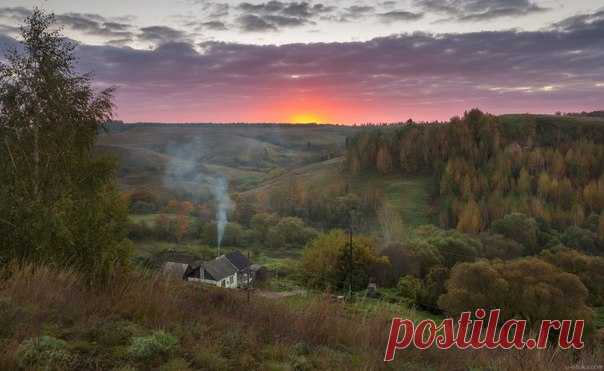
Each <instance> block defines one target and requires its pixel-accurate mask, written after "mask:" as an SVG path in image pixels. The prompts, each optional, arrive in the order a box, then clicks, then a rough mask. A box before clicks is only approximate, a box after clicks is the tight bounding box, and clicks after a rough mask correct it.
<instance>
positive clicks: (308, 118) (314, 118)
mask: <svg viewBox="0 0 604 371" xmlns="http://www.w3.org/2000/svg"><path fill="white" fill-rule="evenodd" d="M289 121H290V122H291V123H292V124H311V123H317V124H324V123H326V122H327V120H326V119H325V118H323V117H321V116H320V115H317V114H314V113H297V114H294V115H291V116H290V118H289Z"/></svg>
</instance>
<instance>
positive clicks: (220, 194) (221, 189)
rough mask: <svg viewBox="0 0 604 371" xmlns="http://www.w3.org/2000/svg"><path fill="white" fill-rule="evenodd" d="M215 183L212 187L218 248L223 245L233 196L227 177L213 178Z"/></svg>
mask: <svg viewBox="0 0 604 371" xmlns="http://www.w3.org/2000/svg"><path fill="white" fill-rule="evenodd" d="M212 183H214V185H213V186H212V187H211V188H210V190H211V191H212V195H213V196H214V200H215V201H216V229H217V230H216V232H217V236H218V238H217V241H216V242H217V244H218V248H220V246H222V239H223V237H224V228H225V227H226V225H227V223H228V211H229V209H230V208H231V198H230V197H229V192H228V183H227V180H226V178H224V177H220V178H215V179H213V181H212Z"/></svg>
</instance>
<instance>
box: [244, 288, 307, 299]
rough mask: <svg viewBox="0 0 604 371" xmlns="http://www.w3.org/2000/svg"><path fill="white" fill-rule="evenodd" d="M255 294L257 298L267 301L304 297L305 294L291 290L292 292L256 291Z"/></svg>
mask: <svg viewBox="0 0 604 371" xmlns="http://www.w3.org/2000/svg"><path fill="white" fill-rule="evenodd" d="M256 294H257V295H258V296H262V297H263V298H268V299H284V298H289V297H291V296H297V295H304V294H306V291H305V290H293V291H279V292H275V291H266V290H256Z"/></svg>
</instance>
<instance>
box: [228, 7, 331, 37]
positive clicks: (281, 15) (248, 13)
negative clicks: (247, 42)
mask: <svg viewBox="0 0 604 371" xmlns="http://www.w3.org/2000/svg"><path fill="white" fill-rule="evenodd" d="M237 10H238V11H240V12H241V15H240V16H239V17H238V18H237V22H238V23H239V26H240V28H241V29H242V30H243V31H245V32H258V31H274V30H278V29H280V28H284V27H298V26H302V25H305V24H313V23H314V21H313V19H315V18H316V17H317V16H319V15H321V14H326V13H329V12H332V11H333V10H335V8H334V7H331V6H327V5H324V4H320V3H317V4H310V3H307V2H281V1H275V0H273V1H269V2H266V3H259V4H252V3H248V2H243V3H241V4H239V5H238V6H237Z"/></svg>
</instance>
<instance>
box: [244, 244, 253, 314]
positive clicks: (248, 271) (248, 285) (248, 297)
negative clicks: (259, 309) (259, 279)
mask: <svg viewBox="0 0 604 371" xmlns="http://www.w3.org/2000/svg"><path fill="white" fill-rule="evenodd" d="M247 261H248V262H250V263H251V260H250V250H249V249H248V250H247ZM251 273H252V269H251V265H250V266H248V267H247V275H246V276H247V284H246V285H245V289H246V290H247V302H248V304H249V302H250V289H251V287H250V274H251Z"/></svg>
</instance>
